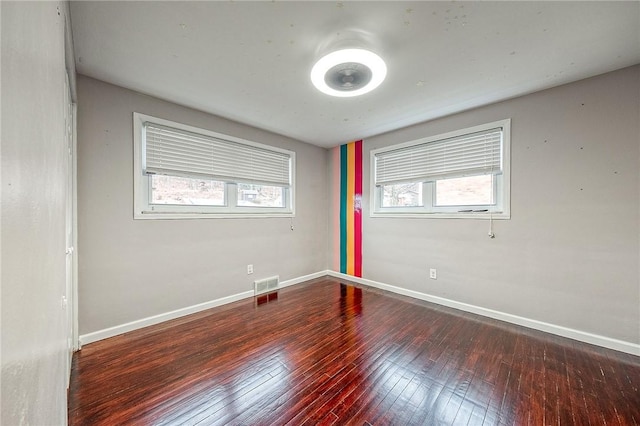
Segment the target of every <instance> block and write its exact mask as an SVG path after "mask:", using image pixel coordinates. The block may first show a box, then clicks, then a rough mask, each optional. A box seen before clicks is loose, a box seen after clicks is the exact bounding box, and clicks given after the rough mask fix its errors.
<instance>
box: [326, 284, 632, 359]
mask: <svg viewBox="0 0 640 426" xmlns="http://www.w3.org/2000/svg"><path fill="white" fill-rule="evenodd" d="M327 275H329V276H332V277H335V278H341V279H344V280H347V281H353V282H355V283H358V284H363V285H366V286H370V287H375V288H379V289H382V290H387V291H390V292H392V293H397V294H402V295H404V296H409V297H413V298H415V299H420V300H425V301H427V302H432V303H436V304H438V305H443V306H448V307H450V308H454V309H459V310H461V311H465V312H471V313H474V314H478V315H482V316H485V317H489V318H494V319H497V320H501V321H505V322H509V323H512V324H517V325H521V326H523V327H528V328H532V329H534V330H539V331H544V332H546V333H551V334H555V335H557V336H562V337H568V338H569V339H573V340H578V341H581V342H585V343H590V344H593V345H597V346H602V347H605V348H609V349H613V350H616V351H620V352H626V353H629V354H632V355H638V356H640V345H639V344H636V343H632V342H626V341H624V340H617V339H612V338H610V337H606V336H601V335H597V334H592V333H588V332H585V331H580V330H575V329H572V328H567V327H563V326H560V325H555V324H550V323H547V322H543V321H538V320H533V319H529V318H524V317H520V316H518V315H512V314H508V313H505V312H500V311H494V310H493V309H487V308H483V307H480V306H475V305H470V304H467V303H462V302H457V301H455V300H450V299H445V298H443V297H438V296H432V295H430V294H426V293H420V292H418V291H413V290H407V289H405V288H402V287H396V286H393V285H389V284H384V283H380V282H377V281H372V280H368V279H365V278H358V277H354V276H351V275H347V274H343V273H340V272H335V271H327Z"/></svg>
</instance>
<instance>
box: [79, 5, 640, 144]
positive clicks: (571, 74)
mask: <svg viewBox="0 0 640 426" xmlns="http://www.w3.org/2000/svg"><path fill="white" fill-rule="evenodd" d="M71 17H72V27H73V39H74V44H75V56H76V66H77V70H78V72H79V73H81V74H84V75H87V76H90V77H94V78H97V79H100V80H104V81H107V82H109V83H113V84H117V85H120V86H123V87H126V88H129V89H133V90H136V91H139V92H142V93H146V94H149V95H153V96H156V97H159V98H162V99H166V100H169V101H172V102H175V103H178V104H182V105H185V106H189V107H192V108H196V109H199V110H202V111H206V112H209V113H212V114H216V115H219V116H222V117H226V118H229V119H232V120H235V121H239V122H242V123H246V124H249V125H252V126H255V127H259V128H262V129H266V130H270V131H272V132H275V133H279V134H282V135H286V136H290V137H292V138H295V139H298V140H301V141H304V142H309V143H312V144H315V145H319V146H324V147H331V146H336V145H339V144H342V143H345V142H348V141H351V140H354V139H360V138H366V137H369V136H373V135H376V134H380V133H384V132H387V131H391V130H394V129H398V128H401V127H405V126H408V125H411V124H415V123H419V122H422V121H426V120H429V119H433V118H436V117H441V116H444V115H448V114H451V113H455V112H459V111H462V110H466V109H469V108H473V107H476V106H479V105H484V104H487V103H491V102H495V101H499V100H503V99H506V98H510V97H514V96H518V95H522V94H526V93H531V92H534V91H537V90H540V89H544V88H549V87H553V86H557V85H560V84H564V83H568V82H571V81H575V80H579V79H583V78H586V77H590V76H593V75H597V74H601V73H604V72H608V71H612V70H615V69H619V68H623V67H626V66H630V65H633V64H637V63H640V2H637V1H632V2H460V1H453V2H426V1H422V2H399V1H386V2H381V1H380V2H365V1H358V2H348V1H344V2H335V1H332V2H329V1H322V2H308V1H295V2H294V1H268V2H235V1H232V2H160V1H157V2H156V1H153V2H117V1H113V2H112V1H107V2H94V1H87V2H85V1H83V2H72V3H71ZM346 45H349V46H352V45H353V46H356V47H365V48H368V49H370V50H373V51H374V52H376V53H378V54H379V55H381V56H382V57H383V58H384V59H385V61H386V63H387V66H388V74H387V78H386V80H385V81H384V82H383V83H382V85H381V86H380V87H379V88H378V89H376V90H375V91H373V92H371V93H369V94H366V95H363V96H361V97H356V98H333V97H330V96H327V95H324V94H322V93H320V92H318V91H317V90H316V89H315V88H314V87H313V85H312V84H311V81H310V79H309V72H310V70H311V67H312V66H313V64H314V62H315V60H317V59H318V58H319V57H320V56H322V55H323V54H325V53H328V52H329V51H331V50H335V49H336V48H340V47H345V46H346Z"/></svg>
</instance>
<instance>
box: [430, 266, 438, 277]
mask: <svg viewBox="0 0 640 426" xmlns="http://www.w3.org/2000/svg"><path fill="white" fill-rule="evenodd" d="M429 278H431V279H432V280H437V279H438V271H436V269H435V268H431V269H429Z"/></svg>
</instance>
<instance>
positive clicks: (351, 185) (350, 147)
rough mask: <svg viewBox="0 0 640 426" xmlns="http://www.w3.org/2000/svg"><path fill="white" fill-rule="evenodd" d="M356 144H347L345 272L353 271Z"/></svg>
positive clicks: (351, 273)
mask: <svg viewBox="0 0 640 426" xmlns="http://www.w3.org/2000/svg"><path fill="white" fill-rule="evenodd" d="M355 163H356V144H355V143H353V142H351V143H349V144H347V274H349V275H353V273H354V259H355V256H354V248H355V245H354V241H353V239H354V217H353V199H354V196H355V192H356V168H355Z"/></svg>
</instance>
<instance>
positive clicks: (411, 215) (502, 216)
mask: <svg viewBox="0 0 640 426" xmlns="http://www.w3.org/2000/svg"><path fill="white" fill-rule="evenodd" d="M369 217H371V218H396V219H397V218H407V219H480V220H489V219H493V220H509V219H511V214H509V213H505V212H499V213H498V212H496V213H493V214H489V213H487V212H482V213H473V212H471V213H450V212H446V213H426V212H422V213H417V212H406V211H405V212H372V213H370V214H369Z"/></svg>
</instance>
